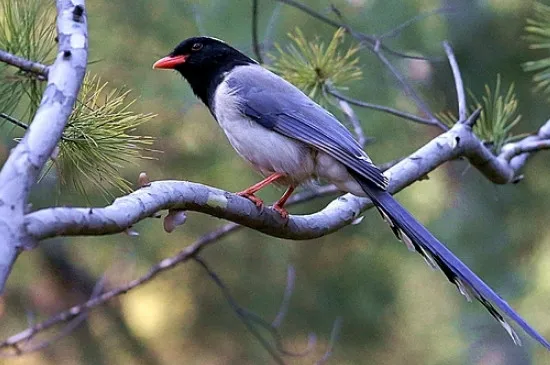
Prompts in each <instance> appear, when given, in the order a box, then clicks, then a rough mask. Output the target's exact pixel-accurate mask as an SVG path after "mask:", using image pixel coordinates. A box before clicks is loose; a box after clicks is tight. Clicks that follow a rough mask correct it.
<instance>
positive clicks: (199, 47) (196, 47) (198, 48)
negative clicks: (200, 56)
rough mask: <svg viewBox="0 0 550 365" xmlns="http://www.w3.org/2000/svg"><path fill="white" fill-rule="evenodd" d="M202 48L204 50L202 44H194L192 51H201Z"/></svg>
mask: <svg viewBox="0 0 550 365" xmlns="http://www.w3.org/2000/svg"><path fill="white" fill-rule="evenodd" d="M201 48H202V43H195V44H193V46H192V47H191V50H192V51H199V50H200V49H201Z"/></svg>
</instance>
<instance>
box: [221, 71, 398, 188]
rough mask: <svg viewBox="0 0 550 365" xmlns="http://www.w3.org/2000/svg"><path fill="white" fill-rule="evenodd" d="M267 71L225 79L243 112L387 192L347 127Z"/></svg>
mask: <svg viewBox="0 0 550 365" xmlns="http://www.w3.org/2000/svg"><path fill="white" fill-rule="evenodd" d="M267 72H268V71H263V72H262V71H258V72H256V73H255V75H254V78H253V79H252V80H250V79H247V78H246V77H245V78H243V77H235V78H233V77H232V78H230V79H229V80H227V82H228V84H229V86H230V88H231V89H232V90H235V92H236V93H237V95H238V97H239V99H240V102H239V104H240V106H241V108H242V109H241V112H242V113H244V114H245V115H246V116H247V117H249V118H251V119H253V120H254V121H256V122H257V123H259V124H260V125H262V126H263V127H265V128H268V129H270V130H273V131H276V132H278V133H281V134H282V135H285V136H287V137H290V138H293V139H296V140H298V141H301V142H303V143H305V144H307V145H309V146H312V147H314V148H316V149H319V150H320V151H323V152H325V153H327V154H328V155H330V156H332V157H333V158H335V159H336V160H338V161H340V162H341V163H342V164H343V165H345V166H346V167H347V168H348V169H351V170H353V171H355V172H356V173H357V174H359V175H360V176H362V177H364V178H365V179H367V180H368V181H371V182H373V183H374V184H375V185H376V186H378V187H379V188H381V189H386V187H387V185H388V180H387V178H386V177H385V176H384V175H383V174H382V172H381V171H380V170H379V169H378V168H377V167H376V166H375V165H374V164H373V163H372V162H371V161H370V159H369V158H368V156H367V155H366V153H365V152H364V151H363V149H362V148H361V146H360V145H359V143H357V141H356V140H355V139H354V138H353V136H352V135H351V133H350V132H349V131H348V129H347V128H346V127H344V126H343V125H342V124H341V123H340V122H339V121H338V120H337V119H336V118H335V117H334V116H333V115H332V114H330V113H329V112H327V111H326V110H325V109H323V108H322V107H320V106H319V105H318V104H316V103H314V102H313V101H312V100H311V99H310V98H308V97H307V96H306V95H305V94H303V93H302V92H300V91H299V90H298V89H296V88H295V87H294V86H292V85H290V84H288V83H287V82H286V81H284V80H283V79H281V78H279V77H278V76H276V75H274V74H271V73H268V74H267ZM247 76H249V75H247ZM274 78H276V80H275V79H274ZM270 83H274V85H273V86H274V87H270Z"/></svg>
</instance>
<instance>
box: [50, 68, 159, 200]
mask: <svg viewBox="0 0 550 365" xmlns="http://www.w3.org/2000/svg"><path fill="white" fill-rule="evenodd" d="M106 87H107V82H103V81H102V80H101V79H100V78H99V77H95V76H94V77H92V78H90V77H88V76H87V77H86V78H85V80H84V84H83V86H82V89H81V91H80V96H79V99H78V102H77V105H76V107H75V109H74V111H73V113H72V115H71V117H70V119H69V123H68V124H67V127H66V128H65V130H64V132H63V140H62V142H61V144H60V146H59V147H60V151H59V152H60V153H59V156H58V158H57V161H56V166H57V168H58V170H59V174H60V177H61V182H62V184H64V185H71V186H73V187H74V188H76V190H77V191H79V192H80V193H82V194H84V195H86V190H87V189H86V188H87V187H90V186H95V187H97V188H99V189H100V190H101V191H102V192H103V194H104V195H111V194H110V193H109V187H114V188H116V189H118V190H119V191H121V192H128V191H130V190H131V185H130V183H129V182H128V181H127V180H126V179H124V178H123V177H122V176H121V175H120V174H119V171H118V170H119V169H121V168H123V167H124V166H126V165H128V164H129V163H131V162H132V161H134V160H135V159H137V158H143V156H142V153H143V152H144V151H150V150H149V149H148V148H147V147H148V146H150V145H151V144H152V142H153V138H152V137H148V136H137V135H130V134H129V133H131V132H133V131H135V129H136V128H137V127H138V126H139V125H141V124H143V123H145V122H147V121H149V120H151V119H152V118H153V117H154V115H153V114H142V113H134V112H132V111H131V110H130V106H131V105H132V104H133V103H134V102H135V100H127V99H128V94H129V91H124V90H119V89H111V90H109V91H107V88H106Z"/></svg>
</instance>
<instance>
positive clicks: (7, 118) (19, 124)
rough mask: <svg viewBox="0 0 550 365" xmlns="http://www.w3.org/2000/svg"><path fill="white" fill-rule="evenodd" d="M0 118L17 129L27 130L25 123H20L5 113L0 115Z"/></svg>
mask: <svg viewBox="0 0 550 365" xmlns="http://www.w3.org/2000/svg"><path fill="white" fill-rule="evenodd" d="M0 118H4V119H5V120H7V121H8V122H10V123H11V124H14V125H16V126H18V127H21V128H23V129H28V128H29V126H28V125H26V124H25V123H23V122H21V121H20V120H18V119H15V118H14V117H12V116H10V115H8V114H6V113H0Z"/></svg>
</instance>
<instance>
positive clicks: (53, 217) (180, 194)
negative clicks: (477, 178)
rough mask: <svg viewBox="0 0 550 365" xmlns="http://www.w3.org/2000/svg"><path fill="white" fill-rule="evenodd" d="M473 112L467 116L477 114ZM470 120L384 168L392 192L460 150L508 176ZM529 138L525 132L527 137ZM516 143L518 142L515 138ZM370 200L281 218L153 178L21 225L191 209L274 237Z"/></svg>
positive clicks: (103, 223) (97, 224)
mask: <svg viewBox="0 0 550 365" xmlns="http://www.w3.org/2000/svg"><path fill="white" fill-rule="evenodd" d="M478 115H479V112H478V113H474V114H473V115H472V116H471V117H470V119H474V120H475V119H476V118H477V116H478ZM471 123H472V122H471V121H470V120H468V123H457V124H456V125H455V126H454V127H453V128H451V129H450V130H449V131H448V132H446V133H443V134H441V135H440V136H438V137H436V138H435V139H433V140H431V141H430V142H428V143H427V144H426V145H425V146H424V147H422V148H420V149H419V150H418V151H416V152H415V153H413V154H412V155H410V156H409V157H407V158H405V159H403V160H401V161H400V162H399V163H397V164H396V165H394V166H393V167H391V168H390V169H389V170H387V171H386V174H387V175H388V177H389V178H390V187H389V191H390V192H392V193H396V192H398V191H400V190H402V189H404V188H405V187H407V186H408V185H410V184H412V183H413V182H415V181H417V180H420V179H422V178H423V177H424V176H426V175H427V174H428V173H429V172H430V171H432V170H434V169H435V168H436V167H438V166H439V165H441V164H443V163H444V162H446V161H450V160H453V159H455V158H457V157H460V156H465V157H467V158H468V159H469V161H470V162H471V163H472V164H473V165H474V167H476V168H477V169H478V170H479V171H481V172H482V173H483V174H484V175H485V176H486V177H487V178H488V179H489V180H491V181H492V182H494V183H497V184H505V183H509V182H512V181H513V180H514V177H515V176H516V174H517V173H518V171H516V170H514V168H513V166H512V165H511V164H509V163H508V162H507V161H506V160H505V159H504V158H501V157H497V156H494V155H493V154H492V153H491V151H490V150H488V149H487V148H486V147H485V146H484V145H483V143H482V142H481V141H480V140H479V139H478V138H477V137H476V136H475V135H474V134H473V132H472V128H471V126H470V124H471ZM527 138H530V137H527ZM517 143H518V144H521V143H523V140H522V141H518V142H517ZM369 207H371V202H370V201H369V200H368V199H366V198H360V197H357V196H354V195H351V194H346V195H343V196H341V197H339V198H338V199H335V200H334V201H332V202H331V203H330V204H329V205H328V206H327V207H325V208H324V209H323V210H321V211H319V212H317V213H314V214H309V215H302V216H291V218H290V219H288V220H284V219H282V218H281V217H280V215H279V214H278V213H277V212H275V211H273V210H272V209H262V210H259V209H257V208H256V206H255V205H254V204H253V203H252V202H251V201H249V200H248V199H245V198H242V197H240V196H237V195H235V194H231V193H229V192H226V191H223V190H220V189H216V188H213V187H209V186H206V185H202V184H198V183H193V182H185V181H157V182H153V183H151V184H150V185H149V186H147V187H144V188H142V189H139V190H137V191H135V192H133V193H131V194H129V195H127V196H124V197H121V198H119V199H116V200H115V201H114V202H113V203H112V204H111V205H109V206H107V207H103V208H68V207H58V208H46V209H42V210H38V211H36V212H33V213H30V214H27V215H26V216H25V227H26V230H27V232H28V234H29V235H31V236H32V237H33V238H34V239H35V240H40V239H45V238H50V237H55V236H75V235H105V234H112V233H117V232H123V231H125V230H126V229H128V228H129V227H131V226H132V225H134V224H135V223H137V222H139V221H141V220H143V219H146V218H148V217H150V216H152V215H154V214H155V213H156V212H158V211H159V210H163V209H179V210H191V211H197V212H202V213H206V214H209V215H212V216H215V217H218V218H224V219H227V220H230V221H233V222H235V223H238V224H241V225H243V226H246V227H249V228H252V229H255V230H258V231H260V232H263V233H265V234H268V235H270V236H274V237H280V238H288V239H293V240H306V239H313V238H317V237H321V236H324V235H326V234H329V233H331V232H333V231H336V230H338V229H340V228H342V227H344V226H346V225H348V224H350V223H352V222H353V221H354V220H355V219H356V218H357V217H358V216H359V215H360V214H361V213H362V212H363V211H364V210H365V209H367V208H369Z"/></svg>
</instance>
